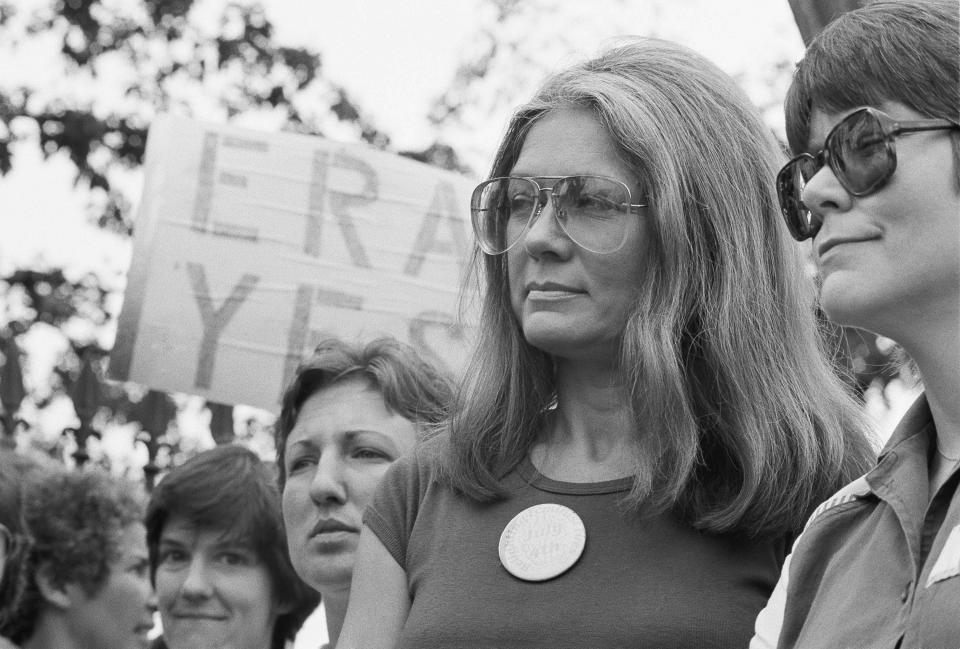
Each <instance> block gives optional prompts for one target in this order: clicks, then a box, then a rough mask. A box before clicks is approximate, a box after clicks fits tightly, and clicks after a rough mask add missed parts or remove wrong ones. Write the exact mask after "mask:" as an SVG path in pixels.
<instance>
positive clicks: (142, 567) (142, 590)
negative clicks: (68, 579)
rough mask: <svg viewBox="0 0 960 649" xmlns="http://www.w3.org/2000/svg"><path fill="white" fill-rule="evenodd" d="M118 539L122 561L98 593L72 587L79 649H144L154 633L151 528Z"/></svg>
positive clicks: (70, 618) (136, 527) (139, 527)
mask: <svg viewBox="0 0 960 649" xmlns="http://www.w3.org/2000/svg"><path fill="white" fill-rule="evenodd" d="M117 539H118V543H117V550H118V558H117V559H116V560H115V561H113V562H112V563H111V565H110V574H109V575H108V576H107V580H106V581H105V582H104V584H103V585H102V586H101V587H100V589H99V590H97V592H96V593H94V594H93V595H92V596H90V595H87V594H86V593H85V592H83V589H82V588H81V587H80V586H79V585H75V584H71V585H69V586H68V588H67V590H68V592H70V594H71V598H72V600H73V601H74V602H75V603H76V605H75V606H71V607H70V609H69V612H68V613H67V618H66V619H67V623H68V625H69V626H70V634H71V635H72V636H73V637H74V638H75V639H76V640H77V646H81V647H98V648H99V649H143V648H144V647H147V646H148V645H149V642H148V640H147V633H148V632H149V631H150V630H151V629H152V628H153V612H154V611H155V610H156V608H157V601H156V597H155V596H154V594H153V586H151V585H150V560H149V556H148V554H147V532H146V528H144V526H143V524H142V523H133V524H132V525H128V526H127V527H125V528H123V529H122V530H121V531H120V532H119V534H118V537H117Z"/></svg>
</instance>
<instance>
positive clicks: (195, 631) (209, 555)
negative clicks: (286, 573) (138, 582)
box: [156, 518, 284, 649]
mask: <svg viewBox="0 0 960 649" xmlns="http://www.w3.org/2000/svg"><path fill="white" fill-rule="evenodd" d="M156 583H157V596H158V599H159V602H160V618H161V620H162V621H163V635H164V639H165V640H166V643H167V646H169V647H170V649H215V648H218V647H231V648H232V649H268V648H269V647H270V641H271V636H272V633H273V625H274V623H275V622H276V619H277V615H279V614H280V613H282V612H284V611H282V610H280V607H279V606H278V603H277V597H276V595H275V591H274V588H273V583H272V580H271V578H270V572H269V570H268V568H267V566H266V565H265V564H264V563H263V561H262V560H261V559H260V558H259V557H258V556H257V555H256V553H255V552H254V551H253V550H252V549H251V548H250V547H248V546H247V545H245V544H243V543H240V542H237V541H236V540H233V539H230V538H229V537H228V536H226V535H224V534H223V532H222V531H221V530H207V529H197V528H196V527H194V526H193V525H192V524H190V523H189V522H188V521H186V520H184V519H182V518H172V519H171V520H170V521H169V522H167V523H166V524H165V525H164V527H163V532H162V533H161V534H160V541H159V544H158V555H157V573H156Z"/></svg>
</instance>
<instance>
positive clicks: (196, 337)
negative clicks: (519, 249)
mask: <svg viewBox="0 0 960 649" xmlns="http://www.w3.org/2000/svg"><path fill="white" fill-rule="evenodd" d="M145 168H146V176H145V180H144V192H143V198H142V202H141V206H140V210H139V213H138V217H137V221H136V227H135V232H134V247H133V261H132V264H131V268H130V273H129V279H128V284H127V289H126V292H125V296H124V304H123V309H122V311H121V314H120V319H119V326H118V332H117V342H116V345H115V348H114V351H113V353H112V354H111V360H110V374H111V377H112V378H115V379H119V380H129V381H136V382H138V383H142V384H145V385H147V386H149V387H151V388H154V389H159V390H165V391H171V392H186V393H192V394H198V395H201V396H203V397H205V398H207V399H210V400H213V401H218V402H222V403H242V404H247V405H252V406H257V407H261V408H265V409H268V410H273V411H277V410H278V408H279V400H280V395H281V394H282V390H283V387H284V386H285V385H286V384H287V383H288V382H289V380H290V378H291V377H292V374H293V371H294V370H295V368H296V366H297V364H298V363H299V362H300V360H301V359H302V358H303V357H304V355H306V354H308V353H309V352H310V350H311V349H312V348H313V346H314V344H315V343H316V341H317V340H318V339H320V338H322V337H325V336H330V335H336V336H340V337H342V338H345V339H348V340H360V341H362V340H367V339H370V338H373V337H376V336H380V335H391V336H395V337H396V338H399V339H400V340H403V341H406V342H408V343H411V344H412V345H413V346H414V347H416V348H418V349H419V350H420V351H421V352H422V353H423V354H424V355H425V356H426V357H427V358H429V359H431V360H433V361H435V362H437V363H439V364H441V365H443V366H445V367H446V368H448V369H450V370H452V371H454V372H457V371H459V370H460V369H461V368H462V365H463V363H464V362H465V359H466V354H467V350H468V347H469V344H470V341H471V338H472V326H471V323H472V322H473V316H472V313H473V312H474V309H475V306H476V301H475V300H473V299H471V298H467V299H464V300H462V301H461V300H460V295H459V292H460V287H461V280H462V277H463V274H464V271H465V267H466V264H467V259H468V256H469V254H470V250H471V246H472V238H471V237H472V235H471V234H470V230H469V221H468V218H469V213H470V212H469V197H470V191H471V189H472V186H473V182H472V181H471V180H469V179H467V178H464V177H462V176H459V175H456V174H454V173H450V172H447V171H443V170H440V169H436V168H433V167H430V166H427V165H424V164H421V163H418V162H414V161H412V160H409V159H407V158H402V157H400V156H397V155H394V154H390V153H385V152H382V151H377V150H374V149H371V148H369V147H366V146H362V145H347V144H340V143H335V142H331V141H328V140H324V139H321V138H317V137H310V136H304V135H293V134H286V133H280V134H265V133H258V132H255V131H248V130H243V129H239V128H233V127H229V126H223V125H211V124H203V123H199V122H195V121H191V120H186V119H182V118H175V117H170V116H163V117H160V118H158V119H157V120H156V121H155V122H154V124H153V126H152V127H151V129H150V134H149V140H148V144H147V158H146V165H145Z"/></svg>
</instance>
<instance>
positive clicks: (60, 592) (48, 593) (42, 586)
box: [35, 563, 75, 610]
mask: <svg viewBox="0 0 960 649" xmlns="http://www.w3.org/2000/svg"><path fill="white" fill-rule="evenodd" d="M35 579H36V582H37V590H39V591H40V595H41V597H43V601H44V602H46V603H47V604H49V605H50V606H53V607H54V608H58V609H62V610H65V609H68V608H70V606H71V605H72V604H73V598H74V596H75V589H72V588H70V586H69V585H67V584H60V583H58V582H57V580H56V579H54V578H53V570H52V568H51V566H50V564H49V563H44V564H42V565H41V566H40V567H39V568H38V569H37V573H36V577H35Z"/></svg>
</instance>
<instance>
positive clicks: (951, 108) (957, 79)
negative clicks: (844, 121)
mask: <svg viewBox="0 0 960 649" xmlns="http://www.w3.org/2000/svg"><path fill="white" fill-rule="evenodd" d="M885 101H895V102H898V103H901V104H903V105H905V106H908V107H909V108H911V109H913V110H915V111H917V112H918V113H921V114H923V115H927V116H929V117H937V118H942V119H950V120H954V121H956V120H957V119H958V113H960V108H958V107H960V6H958V5H957V2H956V0H896V1H893V0H883V1H880V2H872V3H870V4H867V5H866V6H864V7H860V8H858V9H855V10H853V11H849V12H846V13H844V14H842V15H840V17H838V18H837V19H836V20H834V21H833V22H832V23H830V24H829V25H827V27H826V28H825V29H824V30H823V31H822V32H821V33H820V34H819V35H817V37H816V38H815V39H814V40H813V42H812V43H811V44H810V47H808V48H807V51H806V54H805V55H804V57H803V59H802V60H801V61H800V62H799V63H798V64H797V69H796V71H795V72H794V75H793V82H792V84H791V86H790V89H789V91H788V92H787V98H786V102H785V110H786V127H787V140H788V142H789V143H790V148H791V149H792V150H793V151H794V152H795V153H800V152H802V151H806V149H807V146H808V140H809V138H810V119H811V114H812V112H813V111H814V110H815V109H820V110H823V111H825V112H841V111H846V110H851V109H853V108H859V107H860V106H879V104H882V103H883V102H885ZM952 137H953V138H954V153H955V154H956V155H957V156H958V159H957V162H958V164H957V165H956V166H957V174H958V178H960V134H958V133H954V134H953V136H952Z"/></svg>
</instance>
